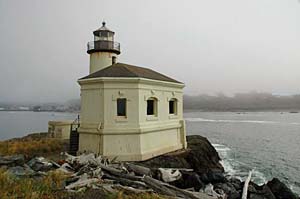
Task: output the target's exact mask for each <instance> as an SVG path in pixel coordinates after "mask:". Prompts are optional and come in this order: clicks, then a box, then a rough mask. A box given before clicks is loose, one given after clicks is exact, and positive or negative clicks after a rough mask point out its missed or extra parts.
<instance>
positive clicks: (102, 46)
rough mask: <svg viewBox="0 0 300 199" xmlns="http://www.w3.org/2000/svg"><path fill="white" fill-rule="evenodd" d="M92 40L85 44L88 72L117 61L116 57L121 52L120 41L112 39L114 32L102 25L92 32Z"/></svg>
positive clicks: (104, 24) (103, 23)
mask: <svg viewBox="0 0 300 199" xmlns="http://www.w3.org/2000/svg"><path fill="white" fill-rule="evenodd" d="M93 34H94V41H91V42H89V43H88V44H87V53H88V54H89V55H90V74H91V73H93V72H96V71H98V70H101V69H103V68H105V67H107V66H109V65H112V64H114V63H116V62H117V57H118V55H119V54H120V53H121V51H120V43H118V42H115V41H114V36H115V33H114V32H113V31H111V30H109V29H108V28H107V27H106V23H105V22H102V26H101V27H100V28H99V29H97V30H95V31H94V32H93Z"/></svg>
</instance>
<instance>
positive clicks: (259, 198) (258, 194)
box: [248, 182, 276, 199]
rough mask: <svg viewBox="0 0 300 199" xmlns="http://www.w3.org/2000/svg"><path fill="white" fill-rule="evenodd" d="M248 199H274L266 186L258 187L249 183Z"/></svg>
mask: <svg viewBox="0 0 300 199" xmlns="http://www.w3.org/2000/svg"><path fill="white" fill-rule="evenodd" d="M248 195H249V199H276V197H275V196H274V194H273V193H272V191H271V190H270V188H269V187H268V186H267V185H262V186H259V185H257V184H255V183H253V182H250V184H249V188H248Z"/></svg>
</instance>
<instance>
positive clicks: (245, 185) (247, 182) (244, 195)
mask: <svg viewBox="0 0 300 199" xmlns="http://www.w3.org/2000/svg"><path fill="white" fill-rule="evenodd" d="M252 172H253V170H251V171H249V174H248V177H247V179H246V180H245V184H244V188H243V194H242V199H247V194H248V186H249V183H250V180H251V176H252Z"/></svg>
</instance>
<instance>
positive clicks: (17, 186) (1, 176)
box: [0, 169, 66, 199]
mask: <svg viewBox="0 0 300 199" xmlns="http://www.w3.org/2000/svg"><path fill="white" fill-rule="evenodd" d="M65 178H66V176H65V175H64V174H62V173H60V172H56V171H54V172H49V173H48V175H47V176H45V177H42V178H38V179H33V178H16V177H14V176H11V175H9V174H8V173H7V172H6V171H5V170H4V169H0V187H1V189H0V198H1V199H17V198H18V199H19V198H22V199H57V198H63V197H64V196H65V195H66V192H64V191H60V190H61V189H62V188H63V182H64V179H65Z"/></svg>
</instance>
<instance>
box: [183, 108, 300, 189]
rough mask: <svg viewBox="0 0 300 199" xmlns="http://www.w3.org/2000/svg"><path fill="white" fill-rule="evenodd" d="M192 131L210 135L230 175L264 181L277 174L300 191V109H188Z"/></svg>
mask: <svg viewBox="0 0 300 199" xmlns="http://www.w3.org/2000/svg"><path fill="white" fill-rule="evenodd" d="M185 120H186V126H187V132H188V134H189V135H192V134H197V135H203V136H205V137H207V138H208V139H209V140H210V142H212V143H213V145H214V147H215V148H216V150H217V151H218V153H219V155H220V156H221V158H222V159H223V161H222V164H223V166H224V168H225V171H226V173H227V174H228V175H233V176H236V177H241V178H245V177H246V176H247V175H248V172H249V171H250V170H252V169H254V172H253V181H254V182H256V183H258V184H263V183H265V182H266V181H268V180H271V179H272V177H277V178H279V179H280V180H282V181H283V182H285V183H287V184H288V185H289V187H290V188H291V189H292V190H293V191H294V192H296V193H297V194H299V193H300V113H289V112H242V113H236V112H199V111H197V112H186V113H185Z"/></svg>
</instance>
